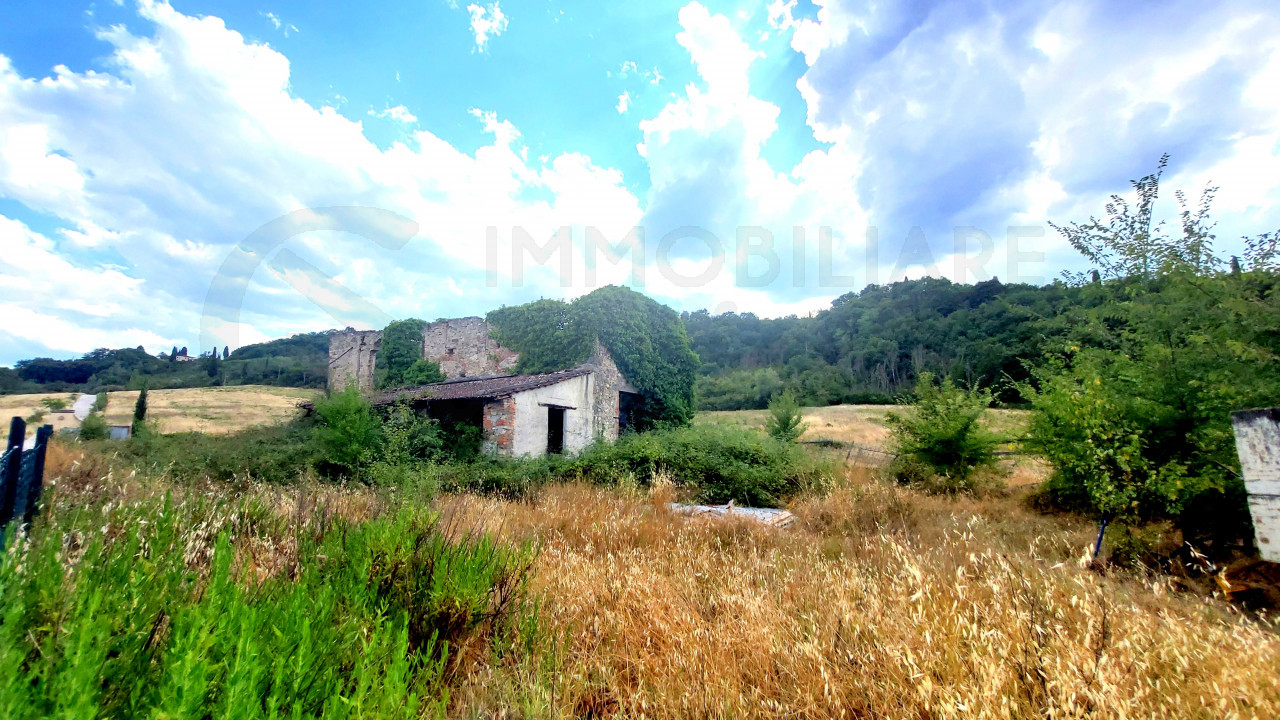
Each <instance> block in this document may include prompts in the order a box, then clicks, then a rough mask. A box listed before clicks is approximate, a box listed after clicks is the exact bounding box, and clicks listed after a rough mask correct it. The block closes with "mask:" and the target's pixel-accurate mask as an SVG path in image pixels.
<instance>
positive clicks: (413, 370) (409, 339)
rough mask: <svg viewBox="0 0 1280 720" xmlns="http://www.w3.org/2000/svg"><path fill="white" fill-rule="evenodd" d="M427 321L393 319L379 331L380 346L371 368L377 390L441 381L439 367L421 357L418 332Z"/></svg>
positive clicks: (442, 374) (420, 336)
mask: <svg viewBox="0 0 1280 720" xmlns="http://www.w3.org/2000/svg"><path fill="white" fill-rule="evenodd" d="M426 326H427V322H426V321H425V320H419V319H418V318H409V319H408V320H396V321H395V322H393V323H391V324H390V325H387V327H386V328H384V329H383V331H382V346H381V349H380V350H379V351H378V357H377V361H376V362H375V365H374V376H375V377H376V379H377V385H378V387H380V388H396V387H406V386H409V385H427V384H429V383H434V382H440V381H441V380H444V373H442V372H440V366H439V365H438V364H436V363H434V362H432V361H430V360H425V359H423V357H422V331H423V329H424V328H426Z"/></svg>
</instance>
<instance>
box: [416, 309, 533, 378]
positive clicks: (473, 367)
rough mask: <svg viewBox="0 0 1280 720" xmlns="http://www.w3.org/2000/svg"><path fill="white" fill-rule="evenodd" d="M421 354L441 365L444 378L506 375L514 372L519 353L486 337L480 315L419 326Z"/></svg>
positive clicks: (484, 326) (486, 332)
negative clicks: (420, 329)
mask: <svg viewBox="0 0 1280 720" xmlns="http://www.w3.org/2000/svg"><path fill="white" fill-rule="evenodd" d="M422 357H424V358H426V359H428V360H433V361H435V362H436V363H439V365H440V371H441V372H443V373H444V376H445V377H446V378H449V379H450V380H453V379H455V378H462V377H483V376H485V375H507V374H510V373H513V372H515V368H516V362H517V361H519V359H520V355H519V353H517V352H515V351H513V350H508V349H507V348H504V347H502V346H501V345H499V344H498V343H496V342H494V340H493V339H492V338H490V337H489V323H487V322H485V321H484V319H483V318H478V317H465V318H454V319H452V320H440V321H439V322H433V323H431V324H430V325H428V326H426V327H425V328H424V329H423V330H422Z"/></svg>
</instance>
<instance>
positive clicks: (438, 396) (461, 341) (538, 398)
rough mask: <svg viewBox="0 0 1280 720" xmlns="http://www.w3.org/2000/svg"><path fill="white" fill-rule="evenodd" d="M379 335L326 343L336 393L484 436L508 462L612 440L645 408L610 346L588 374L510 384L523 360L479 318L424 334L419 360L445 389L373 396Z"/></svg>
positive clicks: (442, 324)
mask: <svg viewBox="0 0 1280 720" xmlns="http://www.w3.org/2000/svg"><path fill="white" fill-rule="evenodd" d="M381 349H382V333H380V332H378V331H376V330H364V331H360V330H352V329H348V330H347V331H345V332H340V333H334V334H333V335H332V336H331V337H330V339H329V388H330V389H331V390H341V389H343V388H345V387H347V386H349V385H352V384H354V385H355V386H356V387H358V388H360V390H361V392H363V393H365V394H366V395H369V396H370V397H371V399H372V400H373V402H374V404H375V405H387V404H390V403H395V402H402V401H407V402H408V403H409V404H410V405H412V406H413V408H414V409H415V410H416V411H417V412H420V413H425V414H428V415H430V416H431V417H434V418H437V419H440V420H442V421H445V422H464V423H468V424H472V425H475V426H478V427H481V428H483V429H484V436H485V443H484V447H485V450H486V451H487V452H489V453H492V454H495V455H502V456H507V457H530V456H536V455H544V454H546V453H574V452H578V451H579V450H582V449H583V448H585V447H587V446H588V445H590V444H591V443H593V442H595V441H597V440H615V439H617V437H618V432H619V431H620V430H622V429H625V428H627V427H629V426H630V425H631V423H632V418H633V417H634V413H635V411H636V409H637V408H638V407H639V405H640V402H641V396H640V393H639V391H638V390H637V389H636V387H635V386H634V385H632V384H631V383H630V382H629V381H628V380H627V379H626V378H625V377H623V375H622V372H621V371H620V370H619V369H618V366H617V364H616V363H614V361H613V357H611V356H610V355H609V352H608V351H607V350H605V348H604V346H603V345H601V344H600V343H598V342H597V343H596V348H595V352H594V353H592V355H591V357H590V359H588V360H587V361H586V362H585V363H583V364H582V365H579V366H578V367H575V368H571V369H568V370H561V371H559V372H551V373H539V374H534V375H516V374H512V370H514V369H515V367H516V365H517V364H518V363H519V360H520V355H519V354H518V353H516V352H515V351H513V350H511V349H509V348H505V347H502V346H501V345H499V344H498V343H497V342H496V341H495V340H494V339H493V337H492V333H491V328H490V327H489V324H488V323H486V322H485V321H484V320H483V319H482V318H478V317H466V318H454V319H450V320H439V321H436V322H434V323H431V324H429V325H427V326H426V327H424V328H423V330H422V357H423V358H425V359H427V360H430V361H432V362H434V363H436V364H438V365H439V366H440V370H441V372H442V373H444V376H445V377H446V378H447V379H446V380H445V381H444V382H439V383H433V384H431V385H421V386H418V387H407V388H398V389H395V390H392V391H389V392H385V393H381V394H378V393H376V392H375V391H374V389H373V388H374V369H375V366H376V364H377V357H378V352H379V351H380V350H381Z"/></svg>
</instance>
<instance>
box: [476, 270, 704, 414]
mask: <svg viewBox="0 0 1280 720" xmlns="http://www.w3.org/2000/svg"><path fill="white" fill-rule="evenodd" d="M487 320H488V321H489V323H490V324H491V325H492V326H493V327H494V330H495V335H496V337H495V339H496V340H497V341H498V342H499V343H501V344H502V345H504V346H506V347H509V348H511V349H512V350H515V351H517V352H519V353H520V365H519V370H520V371H521V372H549V371H552V370H562V369H565V368H569V367H573V366H574V365H578V364H581V363H582V362H584V361H586V360H587V359H588V358H589V357H590V356H591V353H592V351H593V349H594V348H595V342H596V340H599V341H600V343H601V344H602V345H603V346H604V347H605V349H606V350H608V351H609V354H610V355H611V356H612V357H613V359H614V361H615V362H616V363H617V364H618V369H619V370H621V371H622V374H623V375H625V376H626V378H627V379H628V380H630V381H631V382H632V383H633V384H634V385H635V386H636V387H637V389H639V390H640V392H641V394H642V395H643V396H644V400H645V402H644V405H643V409H642V410H641V411H640V412H639V413H638V414H637V417H636V422H637V424H638V425H639V426H640V427H641V428H645V427H652V426H654V425H659V424H671V425H682V424H687V423H688V422H689V420H690V419H691V418H692V417H693V412H694V406H693V383H694V380H695V379H696V377H697V371H698V356H697V355H696V354H695V353H694V352H693V349H692V348H691V347H690V346H689V337H688V335H686V334H685V330H684V325H683V324H682V323H681V321H680V316H679V315H677V314H676V313H675V311H673V310H672V309H671V308H668V307H666V306H665V305H661V304H659V303H657V302H655V301H653V300H651V299H650V298H647V297H645V296H644V295H641V294H640V293H638V292H635V291H634V290H630V289H627V288H624V287H618V286H613V285H610V286H607V287H603V288H600V289H599V290H596V291H594V292H592V293H590V294H587V295H584V296H582V297H580V298H578V299H576V300H574V301H573V302H572V303H565V302H561V301H559V300H539V301H537V302H533V303H529V304H527V305H519V306H515V307H503V308H500V309H498V310H494V311H493V312H491V313H489V315H488V318H487Z"/></svg>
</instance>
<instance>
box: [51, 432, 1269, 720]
mask: <svg viewBox="0 0 1280 720" xmlns="http://www.w3.org/2000/svg"><path fill="white" fill-rule="evenodd" d="M49 472H50V477H51V478H52V479H53V488H51V497H52V498H53V501H54V502H56V503H57V506H58V507H57V510H56V511H57V512H75V511H76V510H75V509H76V508H77V507H86V506H93V507H99V508H109V507H114V506H126V505H132V504H136V503H139V502H144V501H145V500H147V499H148V498H155V497H156V496H163V495H166V494H168V495H170V496H171V497H172V498H173V501H174V502H181V503H188V504H191V505H192V506H193V507H194V506H196V505H198V504H200V503H204V510H203V511H202V512H200V513H193V515H192V518H193V520H197V521H198V522H195V523H193V525H192V527H191V529H190V530H189V532H188V534H187V547H186V554H187V555H188V556H189V561H190V562H193V563H196V564H203V563H204V562H206V561H207V560H206V558H205V554H206V553H208V552H210V551H211V549H212V546H213V544H214V542H215V538H216V536H217V535H218V534H219V533H225V534H227V535H229V536H230V539H231V541H232V545H233V547H234V548H235V550H236V561H235V567H236V575H237V576H239V577H243V578H245V579H246V580H248V581H250V582H252V581H254V580H257V581H262V580H264V579H265V578H267V577H272V576H281V575H283V576H289V575H290V573H292V572H293V568H294V567H296V564H297V562H298V557H297V553H298V547H299V544H298V542H297V536H298V533H302V532H316V531H317V530H316V527H315V523H321V524H323V523H326V522H328V520H327V519H326V518H335V519H340V520H343V521H346V522H360V521H362V520H365V519H369V518H373V517H378V516H380V515H382V514H384V513H386V512H387V511H388V510H389V509H390V508H393V507H394V506H396V505H397V504H399V503H404V502H410V503H414V502H419V501H420V500H419V499H418V498H405V497H396V496H395V494H394V493H392V492H388V491H376V492H375V491H372V490H368V489H352V488H336V487H332V486H324V485H314V484H311V483H303V484H302V486H301V487H291V488H281V487H273V486H262V485H257V484H252V483H242V484H232V485H227V484H223V485H192V484H178V483H169V482H167V481H166V480H165V479H164V478H163V477H160V478H142V477H138V476H132V475H128V474H124V475H121V474H118V473H116V472H115V471H113V469H112V468H111V466H110V462H109V458H105V459H104V458H103V456H98V455H92V454H90V455H86V454H84V453H82V452H81V451H80V450H79V449H78V448H77V447H76V446H67V445H63V444H61V443H55V444H54V446H53V449H52V450H51V454H50V458H49ZM672 497H673V488H672V486H671V484H670V483H669V482H663V481H661V479H659V480H656V481H655V482H654V483H653V489H651V490H642V489H639V488H637V487H635V486H630V487H629V488H623V489H602V488H597V487H588V486H581V485H565V486H553V487H549V488H546V489H544V490H543V491H541V492H539V493H536V494H534V495H532V496H530V497H529V498H527V499H525V500H521V501H503V500H497V499H493V498H489V497H479V496H474V495H452V496H446V497H444V498H442V499H440V501H439V504H440V508H439V509H440V511H441V512H442V513H443V514H444V520H443V522H444V523H445V524H446V525H447V526H449V527H451V528H455V529H456V532H458V533H461V534H464V535H465V534H467V533H469V532H471V531H475V530H482V529H483V530H488V531H489V532H491V533H493V534H495V535H496V536H498V537H499V538H502V539H505V540H506V541H508V542H510V543H513V544H518V543H523V542H530V541H531V542H534V543H536V544H537V546H538V547H539V549H540V550H539V553H538V556H537V561H536V566H535V574H534V576H533V579H532V581H531V583H532V587H531V588H530V590H531V596H532V597H534V598H537V601H536V604H535V606H534V608H533V611H532V612H531V613H529V615H528V617H527V619H526V620H525V621H522V623H523V624H522V625H521V627H519V628H518V629H517V630H516V631H515V633H516V638H515V639H514V640H513V641H512V643H511V645H510V646H509V647H508V648H507V649H506V650H504V651H503V652H500V653H499V652H496V651H495V652H493V653H491V654H488V655H486V654H485V653H475V654H473V653H468V654H465V657H466V662H465V663H464V664H461V665H459V666H457V667H456V668H455V670H456V672H455V673H453V674H451V678H450V680H449V684H450V700H449V703H450V705H449V715H450V716H451V717H510V718H517V717H528V718H570V717H610V716H617V717H726V718H727V717H743V718H745V717H803V718H826V717H886V718H908V717H909V718H946V717H996V718H1029V717H1052V718H1074V717H1080V718H1083V717H1101V718H1122V717H1123V718H1140V717H1189V718H1210V717H1212V718H1272V717H1280V637H1278V636H1277V635H1276V633H1275V630H1276V628H1275V627H1274V626H1273V625H1272V624H1270V623H1269V622H1268V621H1266V620H1263V619H1260V618H1256V617H1250V616H1246V615H1244V614H1241V613H1240V612H1238V611H1237V610H1235V609H1234V608H1232V607H1231V606H1229V605H1227V604H1225V603H1222V602H1219V601H1217V600H1214V599H1211V598H1204V597H1201V596H1196V595H1191V594H1187V593H1178V592H1173V591H1172V590H1171V586H1170V585H1169V584H1168V583H1167V582H1166V581H1163V580H1161V579H1159V578H1154V577H1142V576H1138V575H1133V574H1100V573H1099V572H1096V571H1094V570H1091V569H1088V568H1087V567H1085V566H1084V563H1081V562H1080V559H1081V557H1082V555H1083V554H1084V550H1085V548H1086V546H1087V545H1088V543H1089V541H1090V540H1091V539H1092V533H1093V532H1094V528H1093V527H1092V526H1091V525H1090V524H1088V523H1086V522H1083V521H1081V520H1078V519H1072V518H1070V517H1067V516H1044V515H1038V514H1035V513H1033V512H1031V511H1029V510H1027V509H1025V508H1023V507H1022V506H1021V505H1020V504H1019V503H1018V502H1017V500H1016V497H1009V496H1001V495H992V496H989V497H984V498H976V499H975V498H959V499H951V498H940V497H931V496H926V495H923V494H920V493H917V492H915V491H913V490H910V489H906V488H901V487H897V486H892V485H887V484H884V483H881V482H878V481H876V480H875V479H874V478H873V477H872V476H871V474H870V473H869V472H867V471H865V470H862V469H858V468H852V469H850V472H849V476H848V477H847V478H846V479H845V482H844V484H843V485H842V486H841V487H839V488H837V489H835V490H832V491H830V492H828V493H826V494H824V495H821V496H809V497H807V498H803V499H801V500H800V501H798V502H796V503H793V504H792V506H791V507H790V509H791V511H792V512H793V513H794V514H795V515H796V516H797V522H796V523H795V524H794V525H793V526H792V527H791V528H790V529H787V530H777V529H771V528H766V527H762V526H757V525H755V524H752V523H751V522H749V521H745V520H743V521H737V522H733V521H730V522H723V521H716V520H698V519H690V518H687V517H685V516H680V515H673V514H671V513H670V512H668V511H667V509H666V502H667V501H669V500H671V499H672ZM103 515H104V517H106V518H107V519H108V521H109V519H110V517H111V515H112V513H111V512H106V511H104V512H103ZM124 531H127V528H123V527H122V528H114V527H110V528H108V527H104V528H103V532H104V534H107V533H115V532H124ZM320 532H321V533H322V534H323V531H322V530H321V531H320ZM459 657H463V655H460V656H459Z"/></svg>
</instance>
